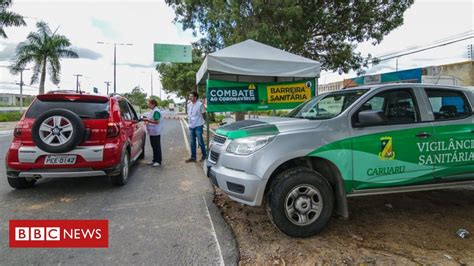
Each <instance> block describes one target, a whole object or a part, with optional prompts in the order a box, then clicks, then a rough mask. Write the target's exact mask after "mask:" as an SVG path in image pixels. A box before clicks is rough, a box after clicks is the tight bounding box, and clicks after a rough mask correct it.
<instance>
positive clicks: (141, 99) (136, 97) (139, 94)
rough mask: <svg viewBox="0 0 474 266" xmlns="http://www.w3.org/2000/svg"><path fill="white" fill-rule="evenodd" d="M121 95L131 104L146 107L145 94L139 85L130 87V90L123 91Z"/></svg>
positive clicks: (141, 107)
mask: <svg viewBox="0 0 474 266" xmlns="http://www.w3.org/2000/svg"><path fill="white" fill-rule="evenodd" d="M123 96H124V97H125V98H127V99H128V100H129V101H130V103H131V104H133V105H134V106H138V107H140V109H146V108H147V107H146V96H147V94H146V93H145V92H144V91H143V89H142V88H140V86H136V87H135V88H133V89H132V92H129V93H124V94H123Z"/></svg>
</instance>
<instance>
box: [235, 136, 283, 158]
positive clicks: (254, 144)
mask: <svg viewBox="0 0 474 266" xmlns="http://www.w3.org/2000/svg"><path fill="white" fill-rule="evenodd" d="M274 138H275V136H273V135H271V136H256V137H246V138H240V139H236V140H233V141H232V142H231V143H230V144H229V146H228V147H227V152H229V153H233V154H236V155H249V154H252V153H254V152H256V151H258V150H260V149H261V148H263V147H264V146H265V145H267V144H268V143H270V142H271V141H272V140H273V139H274Z"/></svg>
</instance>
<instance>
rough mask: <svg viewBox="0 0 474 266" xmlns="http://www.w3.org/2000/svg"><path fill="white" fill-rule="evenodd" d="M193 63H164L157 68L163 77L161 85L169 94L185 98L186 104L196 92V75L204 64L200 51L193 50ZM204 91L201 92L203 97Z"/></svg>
mask: <svg viewBox="0 0 474 266" xmlns="http://www.w3.org/2000/svg"><path fill="white" fill-rule="evenodd" d="M192 59H193V62H192V63H191V64H187V63H164V64H159V65H157V66H156V70H157V71H158V72H159V73H160V75H161V84H162V85H163V89H164V90H165V91H167V92H174V93H176V94H177V95H178V96H179V97H184V98H185V99H186V102H187V100H188V97H189V93H190V92H191V91H194V90H196V73H197V72H198V70H199V67H200V66H201V64H202V62H203V58H202V53H201V51H200V50H199V49H193V56H192ZM203 92H204V91H203V90H201V91H200V94H201V95H202V93H203Z"/></svg>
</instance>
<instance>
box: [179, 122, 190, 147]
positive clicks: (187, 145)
mask: <svg viewBox="0 0 474 266" xmlns="http://www.w3.org/2000/svg"><path fill="white" fill-rule="evenodd" d="M179 121H180V123H181V129H182V130H183V137H184V142H185V144H186V149H187V150H188V152H189V153H191V148H190V146H189V141H188V134H187V133H186V130H185V129H184V124H183V122H184V123H186V121H184V119H180V120H179ZM187 125H188V123H186V128H187Z"/></svg>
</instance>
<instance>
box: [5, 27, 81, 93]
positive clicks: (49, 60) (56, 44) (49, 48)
mask: <svg viewBox="0 0 474 266" xmlns="http://www.w3.org/2000/svg"><path fill="white" fill-rule="evenodd" d="M36 27H37V28H38V31H36V32H30V34H28V37H27V41H25V42H21V43H20V44H19V45H18V46H17V47H16V56H15V63H14V64H13V65H12V66H11V71H12V73H13V74H15V73H18V72H19V70H21V69H22V68H24V67H25V66H26V65H27V64H29V63H34V66H33V76H32V77H31V84H33V83H35V82H37V81H38V76H40V75H41V76H40V85H39V94H43V93H44V83H45V81H46V70H48V73H49V75H50V76H51V81H52V82H53V83H54V84H55V85H57V84H59V82H60V74H61V63H60V60H61V58H63V57H68V58H78V57H79V56H78V55H77V54H76V52H74V51H72V50H69V49H67V48H68V47H69V46H71V42H70V41H69V39H68V38H67V37H66V36H64V35H59V34H56V32H54V33H52V32H51V29H50V28H49V26H48V24H46V23H45V22H38V23H36Z"/></svg>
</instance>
